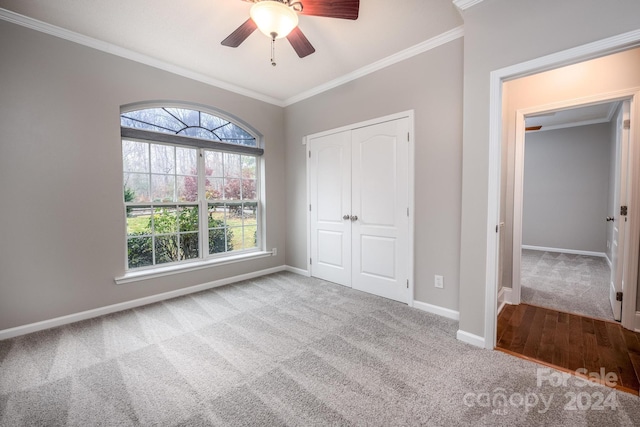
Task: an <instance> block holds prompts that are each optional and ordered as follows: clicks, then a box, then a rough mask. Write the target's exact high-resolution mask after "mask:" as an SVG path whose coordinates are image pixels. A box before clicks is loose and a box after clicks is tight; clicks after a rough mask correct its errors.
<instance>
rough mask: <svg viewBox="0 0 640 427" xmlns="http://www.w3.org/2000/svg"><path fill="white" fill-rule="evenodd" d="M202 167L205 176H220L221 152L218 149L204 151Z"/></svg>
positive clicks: (221, 171)
mask: <svg viewBox="0 0 640 427" xmlns="http://www.w3.org/2000/svg"><path fill="white" fill-rule="evenodd" d="M204 167H205V170H206V175H207V176H214V177H222V176H223V168H222V153H220V152H218V151H206V152H205V153H204Z"/></svg>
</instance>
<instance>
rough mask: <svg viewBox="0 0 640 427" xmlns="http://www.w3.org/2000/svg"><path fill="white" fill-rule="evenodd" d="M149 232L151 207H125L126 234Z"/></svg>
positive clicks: (134, 234) (133, 234)
mask: <svg viewBox="0 0 640 427" xmlns="http://www.w3.org/2000/svg"><path fill="white" fill-rule="evenodd" d="M141 234H151V207H150V206H145V207H135V208H134V207H127V235H128V236H136V235H141Z"/></svg>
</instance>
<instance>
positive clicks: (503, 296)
mask: <svg viewBox="0 0 640 427" xmlns="http://www.w3.org/2000/svg"><path fill="white" fill-rule="evenodd" d="M511 294H512V289H511V288H507V287H506V286H503V287H502V288H501V289H500V292H498V314H500V313H501V312H502V309H504V307H505V305H507V304H509V305H511V304H513V300H512V296H511Z"/></svg>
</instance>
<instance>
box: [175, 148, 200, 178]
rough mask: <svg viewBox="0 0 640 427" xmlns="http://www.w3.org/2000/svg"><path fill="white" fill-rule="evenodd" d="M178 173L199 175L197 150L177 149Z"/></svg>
mask: <svg viewBox="0 0 640 427" xmlns="http://www.w3.org/2000/svg"><path fill="white" fill-rule="evenodd" d="M176 173H177V174H178V175H198V153H197V150H194V149H193V148H183V147H176Z"/></svg>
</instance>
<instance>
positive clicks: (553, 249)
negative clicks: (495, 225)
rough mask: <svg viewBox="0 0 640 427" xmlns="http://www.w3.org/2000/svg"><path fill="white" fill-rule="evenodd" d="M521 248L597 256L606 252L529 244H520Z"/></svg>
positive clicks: (603, 256) (602, 255) (601, 255)
mask: <svg viewBox="0 0 640 427" xmlns="http://www.w3.org/2000/svg"><path fill="white" fill-rule="evenodd" d="M522 249H528V250H530V251H542V252H559V253H563V254H574V255H586V256H597V257H601V258H606V257H607V254H606V253H604V252H592V251H581V250H578V249H562V248H547V247H544V246H531V245H522Z"/></svg>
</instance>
